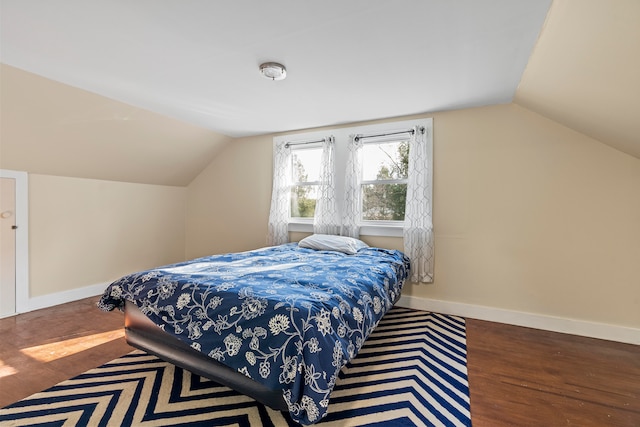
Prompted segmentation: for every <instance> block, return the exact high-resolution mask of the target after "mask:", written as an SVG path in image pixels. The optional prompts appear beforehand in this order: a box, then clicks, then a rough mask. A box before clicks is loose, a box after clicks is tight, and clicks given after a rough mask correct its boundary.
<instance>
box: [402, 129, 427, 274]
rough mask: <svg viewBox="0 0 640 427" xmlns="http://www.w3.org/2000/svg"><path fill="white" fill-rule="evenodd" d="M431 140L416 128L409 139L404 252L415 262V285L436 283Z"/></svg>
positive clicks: (421, 130) (412, 268) (413, 263)
mask: <svg viewBox="0 0 640 427" xmlns="http://www.w3.org/2000/svg"><path fill="white" fill-rule="evenodd" d="M432 151H433V149H432V145H431V138H430V135H428V134H427V133H426V132H425V131H424V130H423V128H418V127H416V128H414V133H413V136H412V137H411V139H410V140H409V178H408V182H407V201H406V207H405V214H404V230H403V236H404V252H405V254H406V255H407V256H408V257H409V258H410V259H411V278H410V280H411V281H412V282H416V283H417V282H423V283H431V282H433V265H434V262H433V261H434V258H433V221H432V206H431V205H432V193H433V192H432V186H433V163H432Z"/></svg>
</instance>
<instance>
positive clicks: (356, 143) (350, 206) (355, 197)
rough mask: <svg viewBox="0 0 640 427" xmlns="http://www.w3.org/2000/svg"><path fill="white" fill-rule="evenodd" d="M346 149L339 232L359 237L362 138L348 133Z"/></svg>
mask: <svg viewBox="0 0 640 427" xmlns="http://www.w3.org/2000/svg"><path fill="white" fill-rule="evenodd" d="M348 149H349V152H348V156H347V171H346V175H345V183H344V187H345V188H344V189H345V195H344V196H345V203H344V209H343V217H342V231H341V234H342V235H343V236H349V237H355V238H359V237H360V218H362V201H361V191H360V183H361V181H362V155H361V152H362V139H359V140H356V135H350V136H349V146H348Z"/></svg>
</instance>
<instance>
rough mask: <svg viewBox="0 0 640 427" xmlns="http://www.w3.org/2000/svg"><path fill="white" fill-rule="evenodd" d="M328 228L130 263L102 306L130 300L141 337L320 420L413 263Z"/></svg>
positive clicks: (144, 343) (130, 318)
mask: <svg viewBox="0 0 640 427" xmlns="http://www.w3.org/2000/svg"><path fill="white" fill-rule="evenodd" d="M317 237H318V235H315V236H310V237H309V238H307V240H308V242H306V243H305V240H303V241H301V242H300V244H296V243H288V244H284V245H280V246H273V247H267V248H262V249H256V250H252V251H247V252H239V253H230V254H222V255H213V256H208V257H203V258H198V259H194V260H190V261H186V262H181V263H176V264H172V265H167V266H163V267H158V268H154V269H150V270H145V271H141V272H137V273H133V274H129V275H127V276H124V277H122V278H120V279H118V280H116V281H115V282H113V283H112V284H111V285H109V286H108V288H107V289H106V290H105V292H104V295H103V296H102V298H101V299H100V302H99V303H98V305H99V307H100V308H101V309H103V310H107V311H109V310H113V309H115V308H119V309H121V310H124V311H125V331H126V339H127V341H128V342H129V343H130V344H131V345H132V346H134V347H137V348H140V349H142V350H145V351H147V352H149V353H151V354H155V355H157V356H159V357H160V358H162V359H164V360H167V361H169V362H171V363H174V364H176V365H177V366H181V367H183V368H185V369H188V370H190V371H191V372H194V373H195V374H198V375H201V376H204V377H206V378H210V379H212V380H214V381H217V382H219V383H221V384H224V385H227V386H229V387H231V388H233V389H235V390H237V391H239V392H240V393H243V394H246V395H248V396H250V397H252V398H254V399H256V400H258V401H259V402H262V403H264V404H266V405H268V406H270V407H272V408H274V409H276V410H281V411H288V412H289V414H290V416H291V418H292V419H293V420H294V421H296V422H299V423H301V424H314V423H316V422H318V421H320V420H321V419H322V418H323V417H324V416H325V415H326V414H327V409H328V404H329V397H330V393H331V391H332V389H333V387H334V385H335V382H336V380H337V378H338V374H339V372H340V370H341V369H342V368H343V367H344V365H346V364H347V363H348V362H349V361H350V360H352V359H353V358H354V357H355V356H356V354H357V353H358V350H359V349H360V348H361V347H362V345H363V343H364V341H365V340H366V339H367V337H368V336H369V335H370V333H371V332H372V331H373V329H374V328H375V327H376V325H377V324H378V322H379V321H380V319H381V318H382V316H383V315H384V314H385V313H386V312H387V311H388V310H389V309H390V308H391V307H392V306H393V305H394V304H395V302H396V301H397V300H398V298H399V297H400V293H401V290H402V286H403V283H404V281H405V279H406V278H407V277H408V274H409V268H410V262H409V259H408V258H407V257H406V256H405V255H404V254H403V253H402V252H400V251H396V250H388V249H382V248H373V247H368V246H366V245H365V244H364V243H362V242H360V241H359V240H356V239H352V240H346V239H349V238H339V237H337V236H334V237H331V239H333V240H332V242H335V241H339V242H340V244H338V245H337V246H336V245H333V244H330V245H328V246H327V245H326V244H325V243H326V242H325V241H324V240H326V238H327V237H326V236H320V240H313V239H314V238H317ZM336 239H340V240H336ZM318 242H320V243H318ZM345 242H347V243H349V244H347V245H345ZM354 242H355V243H354Z"/></svg>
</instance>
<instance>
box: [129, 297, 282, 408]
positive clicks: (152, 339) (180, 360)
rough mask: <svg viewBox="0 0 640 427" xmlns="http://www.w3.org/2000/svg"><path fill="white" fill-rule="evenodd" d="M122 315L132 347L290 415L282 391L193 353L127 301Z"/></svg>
mask: <svg viewBox="0 0 640 427" xmlns="http://www.w3.org/2000/svg"><path fill="white" fill-rule="evenodd" d="M124 312H125V317H124V319H125V320H124V322H125V338H126V340H127V343H129V344H130V345H131V346H133V347H135V348H138V349H140V350H143V351H145V352H147V353H149V354H153V355H155V356H157V357H159V358H160V359H162V360H165V361H167V362H169V363H172V364H174V365H176V366H179V367H181V368H184V369H186V370H188V371H190V372H193V373H194V374H196V375H200V376H201V377H205V378H208V379H210V380H213V381H215V382H217V383H219V384H222V385H225V386H227V387H229V388H232V389H234V390H236V391H237V392H239V393H242V394H244V395H246V396H249V397H251V398H253V399H255V400H257V401H258V402H260V403H262V404H264V405H267V406H269V407H270V408H273V409H275V410H277V411H284V412H288V411H289V409H288V407H287V404H286V403H285V401H284V398H283V397H282V390H271V389H269V388H267V387H266V386H265V385H263V384H260V383H258V382H257V381H254V380H252V379H251V378H249V377H247V376H245V375H242V374H241V373H239V372H236V371H235V370H233V369H231V368H229V367H227V366H225V365H223V364H221V363H219V362H217V361H216V360H214V359H212V358H210V357H208V356H207V355H205V354H203V353H200V352H199V351H197V350H194V349H193V348H191V347H189V346H188V345H187V344H185V343H184V342H182V341H180V340H179V339H178V338H176V337H174V336H172V335H170V334H168V333H166V332H164V331H163V330H162V329H160V328H159V327H158V326H156V325H155V324H154V323H153V322H152V321H151V320H149V318H147V316H145V315H144V314H143V313H142V312H141V311H140V310H139V309H138V307H137V306H136V305H135V304H133V303H132V302H130V301H126V303H125V311H124Z"/></svg>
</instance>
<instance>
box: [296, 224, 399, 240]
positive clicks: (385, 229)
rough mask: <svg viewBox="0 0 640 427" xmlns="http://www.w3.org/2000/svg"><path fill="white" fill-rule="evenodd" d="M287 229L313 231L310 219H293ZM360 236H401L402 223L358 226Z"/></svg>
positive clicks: (303, 231) (304, 231) (302, 231)
mask: <svg viewBox="0 0 640 427" xmlns="http://www.w3.org/2000/svg"><path fill="white" fill-rule="evenodd" d="M289 231H292V232H300V233H313V222H312V221H295V222H293V221H292V222H290V223H289ZM360 235H361V236H382V237H402V225H389V224H385V225H371V224H366V225H362V226H360Z"/></svg>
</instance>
